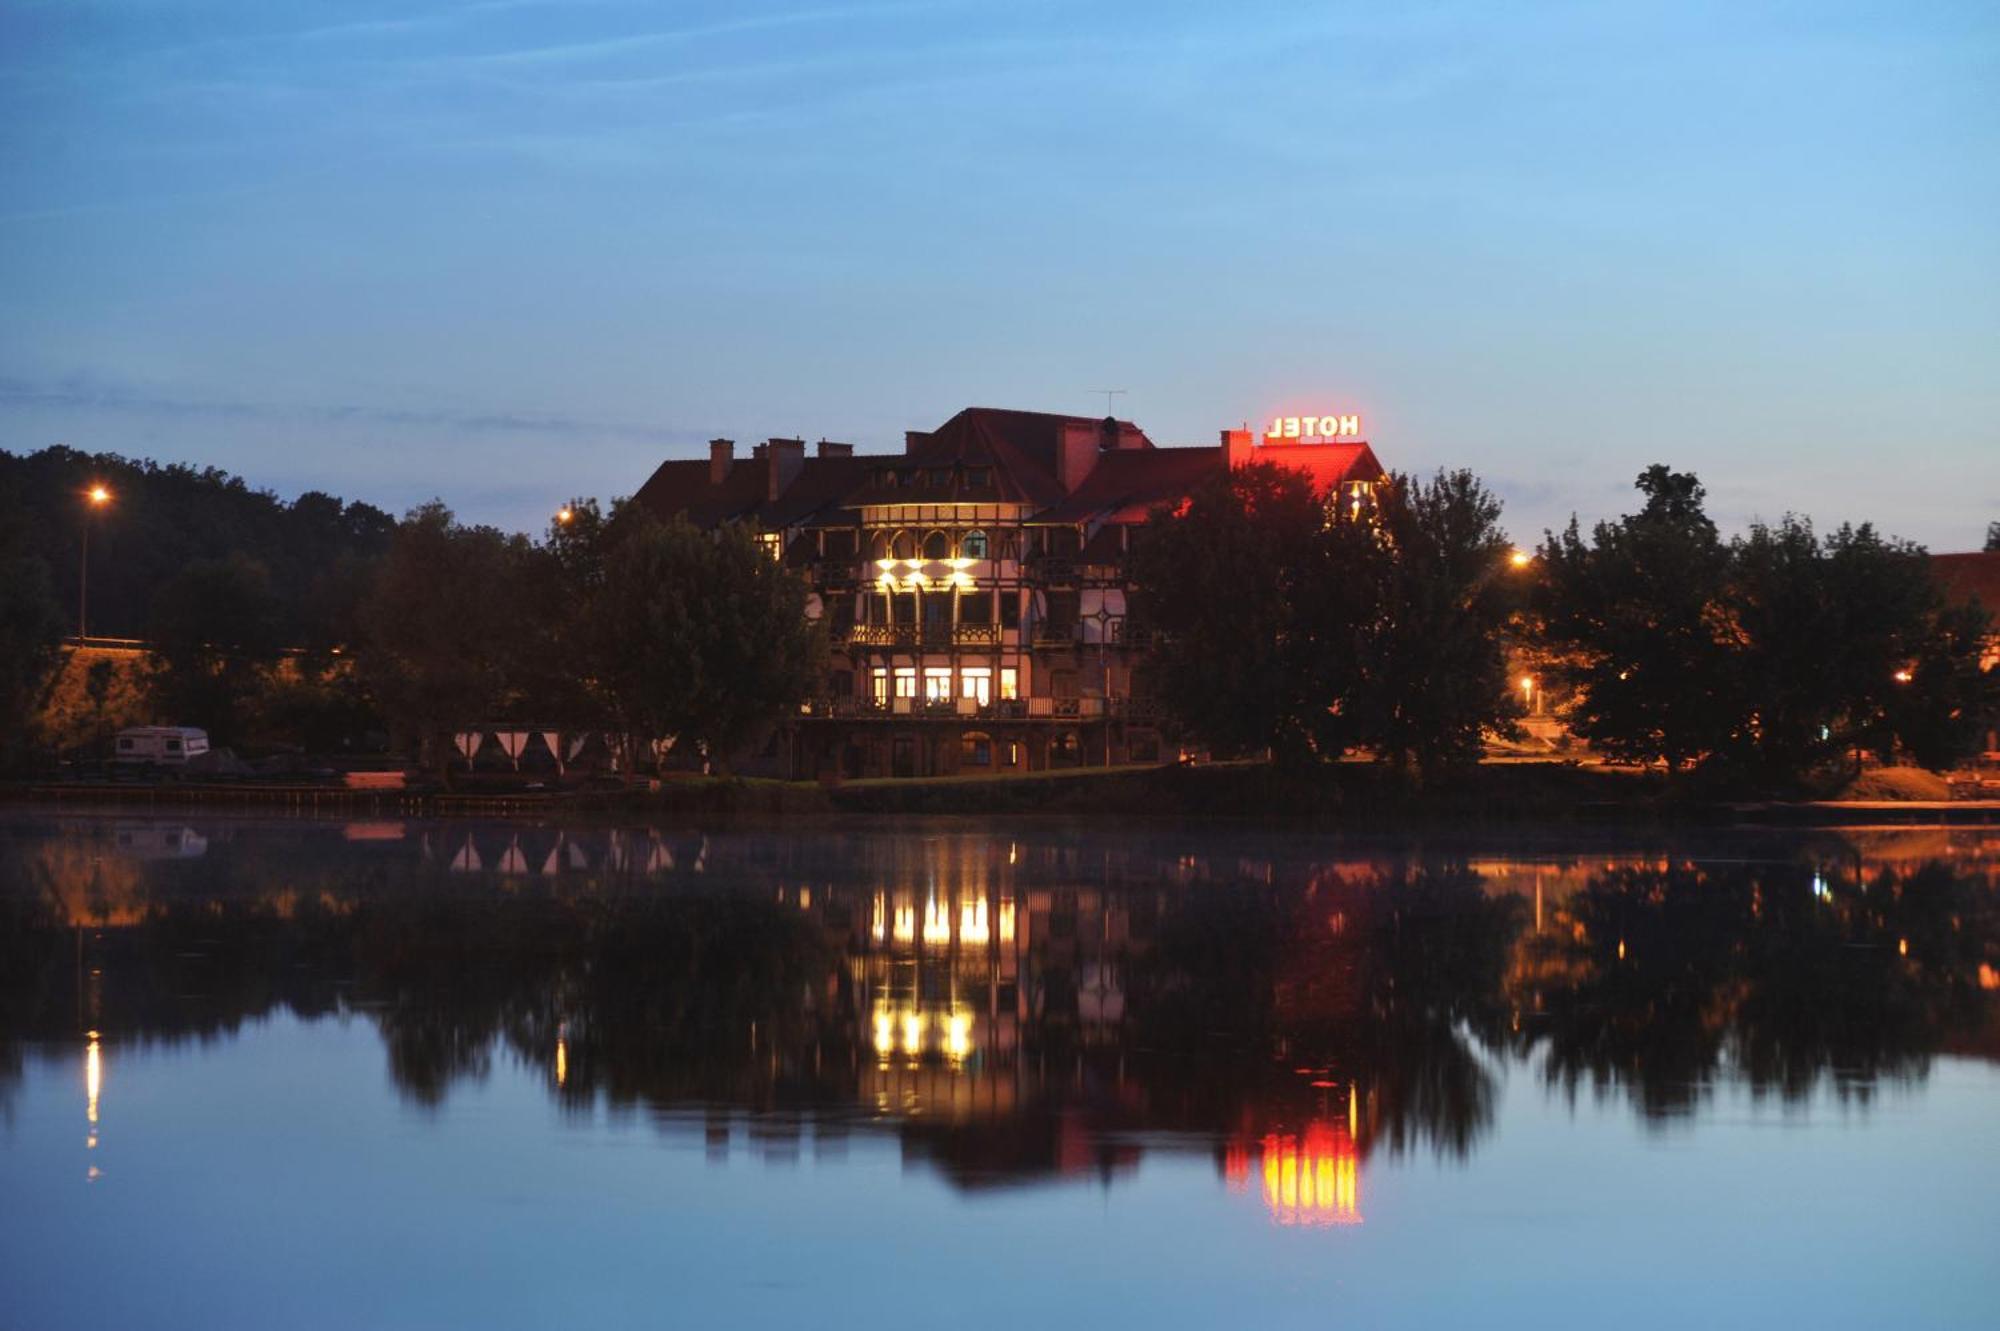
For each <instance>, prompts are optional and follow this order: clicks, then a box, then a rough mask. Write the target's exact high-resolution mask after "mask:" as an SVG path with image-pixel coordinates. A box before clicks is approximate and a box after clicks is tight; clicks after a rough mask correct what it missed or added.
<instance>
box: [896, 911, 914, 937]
mask: <svg viewBox="0 0 2000 1331" xmlns="http://www.w3.org/2000/svg"><path fill="white" fill-rule="evenodd" d="M895 934H896V941H897V942H899V943H907V942H909V941H910V940H911V939H913V938H915V937H916V936H917V908H916V907H915V906H906V905H903V904H902V903H900V902H898V903H897V905H896V923H895Z"/></svg>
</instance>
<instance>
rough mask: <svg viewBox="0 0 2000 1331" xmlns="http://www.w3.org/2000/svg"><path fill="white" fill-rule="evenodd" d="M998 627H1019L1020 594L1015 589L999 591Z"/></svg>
mask: <svg viewBox="0 0 2000 1331" xmlns="http://www.w3.org/2000/svg"><path fill="white" fill-rule="evenodd" d="M1000 627H1001V628H1003V629H1017V628H1019V627H1021V594H1020V593H1019V592H1017V591H1011V590H1009V591H1004V592H1001V593H1000Z"/></svg>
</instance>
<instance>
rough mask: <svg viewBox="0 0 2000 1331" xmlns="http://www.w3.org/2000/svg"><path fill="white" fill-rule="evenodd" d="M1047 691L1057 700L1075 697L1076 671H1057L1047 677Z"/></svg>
mask: <svg viewBox="0 0 2000 1331" xmlns="http://www.w3.org/2000/svg"><path fill="white" fill-rule="evenodd" d="M1049 690H1050V692H1051V693H1052V694H1053V695H1054V696H1055V697H1058V698H1074V697H1076V671H1074V670H1058V671H1056V672H1054V673H1053V674H1052V675H1050V676H1049Z"/></svg>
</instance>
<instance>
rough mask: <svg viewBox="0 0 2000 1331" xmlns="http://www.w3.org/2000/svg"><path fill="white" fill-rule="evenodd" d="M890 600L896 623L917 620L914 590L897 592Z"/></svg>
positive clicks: (908, 622)
mask: <svg viewBox="0 0 2000 1331" xmlns="http://www.w3.org/2000/svg"><path fill="white" fill-rule="evenodd" d="M890 600H891V601H892V602H893V604H892V606H891V609H893V610H894V611H895V615H896V618H895V622H896V623H898V624H914V623H916V622H917V594H916V593H915V592H898V593H897V594H896V595H894V596H892V597H891V598H890Z"/></svg>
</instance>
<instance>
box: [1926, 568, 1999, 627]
mask: <svg viewBox="0 0 2000 1331" xmlns="http://www.w3.org/2000/svg"><path fill="white" fill-rule="evenodd" d="M1931 576H1933V577H1935V578H1936V579H1937V580H1938V585H1939V586H1940V587H1942V588H1944V594H1945V595H1946V596H1947V597H1949V598H1950V599H1951V600H1952V601H1953V602H1958V601H1978V602H1979V603H1980V604H1981V605H1983V606H1985V607H1986V609H1987V611H1988V612H1989V613H1991V614H1992V615H1993V616H1994V618H1995V621H1996V624H2000V550H1988V551H1984V552H1979V551H1975V552H1973V553H1970V554H1962V555H1932V556H1931Z"/></svg>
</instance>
